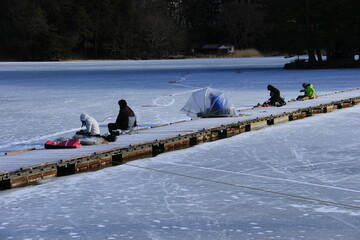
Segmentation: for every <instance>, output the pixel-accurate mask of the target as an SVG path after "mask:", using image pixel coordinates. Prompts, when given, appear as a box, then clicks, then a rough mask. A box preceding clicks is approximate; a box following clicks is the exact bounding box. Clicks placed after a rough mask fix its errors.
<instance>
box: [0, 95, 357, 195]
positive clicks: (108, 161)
mask: <svg viewBox="0 0 360 240" xmlns="http://www.w3.org/2000/svg"><path fill="white" fill-rule="evenodd" d="M333 96H336V97H333ZM333 96H327V95H326V96H325V97H324V98H323V99H320V98H319V100H318V99H316V100H314V101H312V100H309V101H302V102H296V103H295V104H292V103H288V104H287V105H286V106H284V107H281V108H276V107H271V108H256V109H251V110H246V111H242V112H240V113H241V114H240V116H238V117H232V118H230V117H229V118H213V119H209V118H203V119H192V120H184V121H179V122H175V123H171V124H165V125H161V126H155V127H150V128H146V129H139V130H138V133H137V134H132V135H122V136H120V137H119V138H118V141H117V142H115V143H110V144H102V145H93V146H85V147H82V148H79V149H52V150H45V149H36V150H33V149H31V150H29V151H24V152H21V153H17V154H8V155H5V156H1V157H0V189H1V190H4V189H10V188H14V187H19V186H25V185H28V184H31V183H35V182H36V181H39V180H41V179H45V178H50V177H56V176H64V175H70V174H75V173H80V172H85V171H92V170H98V169H102V168H105V167H110V166H114V165H119V164H123V163H126V162H129V161H133V160H137V159H142V158H148V157H153V156H156V155H158V154H161V153H164V152H169V151H174V150H179V149H184V148H188V147H191V146H194V145H196V144H200V143H204V142H211V141H216V140H219V139H223V138H228V137H232V136H235V135H238V134H241V133H245V132H249V131H254V130H259V129H262V128H265V127H267V126H271V125H274V124H280V123H285V122H288V121H294V120H299V119H303V118H306V117H309V116H312V115H315V114H320V113H328V112H331V111H333V110H336V109H342V108H347V107H352V106H354V105H357V104H359V103H360V90H359V89H355V90H354V91H352V92H351V93H350V94H349V92H340V93H337V94H334V95H333ZM299 106H300V107H299Z"/></svg>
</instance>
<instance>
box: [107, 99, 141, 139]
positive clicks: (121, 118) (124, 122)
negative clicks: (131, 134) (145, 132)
mask: <svg viewBox="0 0 360 240" xmlns="http://www.w3.org/2000/svg"><path fill="white" fill-rule="evenodd" d="M118 104H119V107H120V110H119V114H118V116H117V118H116V122H115V123H109V124H108V129H109V133H110V134H112V133H113V131H114V130H117V129H120V130H127V129H128V128H129V117H134V116H135V114H134V112H133V110H132V109H131V108H130V107H129V106H128V105H127V102H126V101H125V100H124V99H121V100H120V101H119V102H118ZM134 126H136V121H135V124H134Z"/></svg>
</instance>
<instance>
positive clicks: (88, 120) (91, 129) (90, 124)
mask: <svg viewBox="0 0 360 240" xmlns="http://www.w3.org/2000/svg"><path fill="white" fill-rule="evenodd" d="M80 121H81V122H82V125H81V127H83V126H86V129H85V130H80V131H78V132H76V134H79V135H89V136H100V127H99V123H98V122H97V121H96V120H95V119H94V118H93V117H91V116H90V115H88V114H86V113H82V114H81V115H80Z"/></svg>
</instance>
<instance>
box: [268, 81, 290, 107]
mask: <svg viewBox="0 0 360 240" xmlns="http://www.w3.org/2000/svg"><path fill="white" fill-rule="evenodd" d="M267 90H269V91H270V98H269V100H267V101H266V102H264V105H271V106H283V105H286V102H285V101H284V99H283V98H282V97H281V96H280V91H279V89H277V88H276V87H274V86H272V85H268V86H267Z"/></svg>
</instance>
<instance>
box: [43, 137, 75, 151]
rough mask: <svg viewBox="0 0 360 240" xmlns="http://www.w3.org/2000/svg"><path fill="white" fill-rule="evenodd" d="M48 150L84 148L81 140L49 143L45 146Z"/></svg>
mask: <svg viewBox="0 0 360 240" xmlns="http://www.w3.org/2000/svg"><path fill="white" fill-rule="evenodd" d="M44 147H45V148H46V149H60V148H79V147H82V145H81V143H80V140H79V139H66V140H65V141H51V140H49V141H47V142H46V143H45V144H44Z"/></svg>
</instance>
